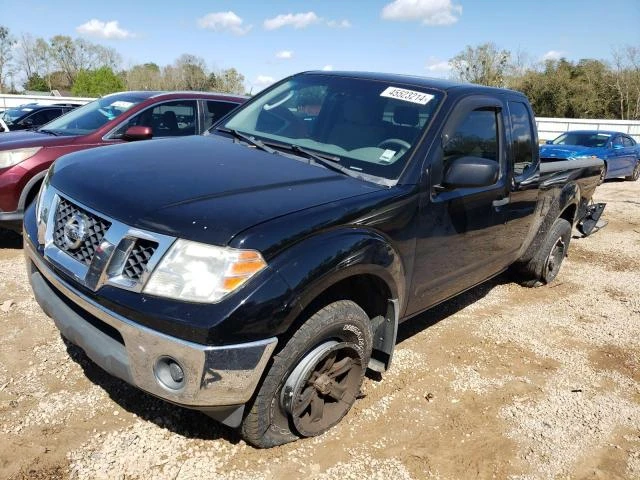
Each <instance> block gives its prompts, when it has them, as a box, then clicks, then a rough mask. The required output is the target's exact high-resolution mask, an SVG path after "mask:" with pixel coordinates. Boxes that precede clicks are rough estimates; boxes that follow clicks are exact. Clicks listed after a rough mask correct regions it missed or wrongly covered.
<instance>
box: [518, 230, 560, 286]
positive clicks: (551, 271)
mask: <svg viewBox="0 0 640 480" xmlns="http://www.w3.org/2000/svg"><path fill="white" fill-rule="evenodd" d="M570 241H571V224H570V223H569V222H568V221H567V220H565V219H564V218H558V219H557V220H556V221H555V222H554V224H553V226H552V227H551V230H549V233H548V234H547V236H546V238H545V239H544V241H543V242H542V244H541V245H540V248H539V249H538V251H537V252H536V254H535V255H534V256H533V258H532V259H531V260H529V262H527V264H526V265H524V267H523V268H522V269H521V270H520V271H519V273H518V280H519V282H520V283H521V284H522V285H523V286H525V287H539V286H542V285H546V284H548V283H551V282H552V281H553V280H554V279H555V278H556V276H557V275H558V272H559V271H560V267H561V266H562V261H563V260H564V258H565V257H566V256H567V252H568V250H569V242H570Z"/></svg>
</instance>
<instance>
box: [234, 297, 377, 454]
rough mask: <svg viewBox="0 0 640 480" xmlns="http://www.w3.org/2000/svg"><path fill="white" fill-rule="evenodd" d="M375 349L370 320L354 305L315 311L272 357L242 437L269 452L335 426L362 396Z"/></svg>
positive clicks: (339, 304)
mask: <svg viewBox="0 0 640 480" xmlns="http://www.w3.org/2000/svg"><path fill="white" fill-rule="evenodd" d="M371 348H372V334H371V324H370V321H369V317H368V316H367V314H366V313H365V312H364V311H363V310H362V309H361V308H360V307H359V306H358V305H357V304H355V303H354V302H352V301H349V300H340V301H338V302H334V303H332V304H330V305H327V306H326V307H324V308H322V309H321V310H319V311H318V312H316V313H315V314H314V315H312V316H311V317H310V318H309V319H308V320H306V321H305V322H304V323H303V324H302V325H301V326H300V327H299V328H298V330H297V331H296V332H295V333H294V334H293V336H292V337H291V338H290V339H289V341H288V342H287V343H286V344H285V346H284V347H283V348H282V350H280V352H279V353H278V354H277V355H275V356H274V358H273V362H272V364H271V366H270V368H269V371H268V373H267V376H266V377H265V379H264V381H263V382H262V385H261V386H260V389H259V391H258V393H257V395H256V396H255V398H254V399H253V402H252V404H251V405H250V410H249V413H248V414H247V416H246V417H245V419H244V421H243V423H242V427H241V434H242V437H243V438H244V439H245V440H246V441H247V442H249V443H251V444H252V445H254V446H256V447H260V448H269V447H273V446H276V445H281V444H283V443H287V442H291V441H293V440H296V439H298V438H300V437H312V436H315V435H319V434H321V433H323V432H325V431H327V430H328V429H330V428H331V427H333V426H334V425H336V424H337V423H338V422H340V420H342V418H343V417H344V416H345V415H346V414H347V412H348V411H349V410H350V409H351V406H352V405H353V403H354V402H355V400H356V398H357V396H358V394H359V393H360V387H361V386H362V380H363V377H364V373H365V370H366V368H367V365H368V363H369V358H370V356H371Z"/></svg>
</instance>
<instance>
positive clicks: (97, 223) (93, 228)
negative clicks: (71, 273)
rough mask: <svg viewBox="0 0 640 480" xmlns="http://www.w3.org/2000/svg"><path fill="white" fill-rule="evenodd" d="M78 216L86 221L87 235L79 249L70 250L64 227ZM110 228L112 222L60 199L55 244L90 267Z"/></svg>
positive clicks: (57, 210)
mask: <svg viewBox="0 0 640 480" xmlns="http://www.w3.org/2000/svg"><path fill="white" fill-rule="evenodd" d="M76 214H78V215H81V216H82V218H83V219H84V221H85V224H86V225H85V235H84V239H83V240H82V242H81V243H80V245H79V246H78V247H77V248H70V247H69V246H68V245H67V243H66V242H65V234H64V227H65V225H66V224H67V222H68V221H69V220H70V219H71V218H72V217H73V216H74V215H76ZM110 226H111V223H110V222H108V221H106V220H104V219H102V218H100V217H98V216H96V215H94V214H92V213H90V212H87V211H86V210H84V209H83V208H80V207H78V206H77V205H74V204H73V203H71V202H69V201H68V200H66V199H64V198H60V201H59V202H58V207H57V209H56V214H55V228H54V231H53V243H54V244H55V246H56V247H58V248H59V249H60V250H63V251H64V252H66V253H67V254H68V255H70V256H71V257H73V258H75V259H76V260H78V261H80V262H82V263H84V264H85V265H87V266H88V265H89V264H90V263H91V260H92V259H93V255H94V253H95V251H96V249H97V248H98V246H99V245H100V242H101V241H102V238H103V237H104V234H105V233H106V232H107V230H108V229H109V227H110Z"/></svg>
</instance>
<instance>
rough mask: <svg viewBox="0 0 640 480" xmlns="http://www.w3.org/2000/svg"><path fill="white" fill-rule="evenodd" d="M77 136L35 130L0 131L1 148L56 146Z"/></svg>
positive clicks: (67, 142)
mask: <svg viewBox="0 0 640 480" xmlns="http://www.w3.org/2000/svg"><path fill="white" fill-rule="evenodd" d="M75 138H76V137H75V136H74V137H71V136H58V137H56V136H55V135H48V134H46V133H38V132H37V131H35V130H17V131H15V132H6V133H0V150H14V149H17V148H28V147H56V146H60V145H68V144H69V143H71V142H72V141H73V140H74V139H75Z"/></svg>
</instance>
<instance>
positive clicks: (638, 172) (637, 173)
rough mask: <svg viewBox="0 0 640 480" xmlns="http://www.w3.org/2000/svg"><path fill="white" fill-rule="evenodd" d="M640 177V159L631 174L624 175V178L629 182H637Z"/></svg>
mask: <svg viewBox="0 0 640 480" xmlns="http://www.w3.org/2000/svg"><path fill="white" fill-rule="evenodd" d="M638 178H640V160H638V161H637V162H636V166H635V168H634V169H633V172H632V173H631V175H628V176H626V177H624V179H625V180H627V181H628V182H635V181H636V180H638Z"/></svg>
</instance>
